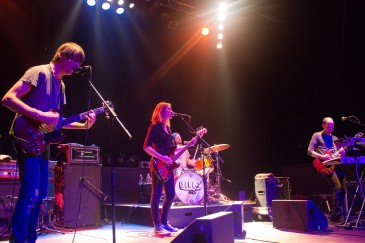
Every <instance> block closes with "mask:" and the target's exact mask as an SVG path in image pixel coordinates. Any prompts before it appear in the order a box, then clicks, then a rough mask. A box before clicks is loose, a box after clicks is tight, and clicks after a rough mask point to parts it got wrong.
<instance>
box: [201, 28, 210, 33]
mask: <svg viewBox="0 0 365 243" xmlns="http://www.w3.org/2000/svg"><path fill="white" fill-rule="evenodd" d="M208 34H209V29H208V27H203V28H202V35H208Z"/></svg>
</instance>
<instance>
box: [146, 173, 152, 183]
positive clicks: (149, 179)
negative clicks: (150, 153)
mask: <svg viewBox="0 0 365 243" xmlns="http://www.w3.org/2000/svg"><path fill="white" fill-rule="evenodd" d="M151 183H152V181H151V176H150V173H147V176H146V180H145V184H151Z"/></svg>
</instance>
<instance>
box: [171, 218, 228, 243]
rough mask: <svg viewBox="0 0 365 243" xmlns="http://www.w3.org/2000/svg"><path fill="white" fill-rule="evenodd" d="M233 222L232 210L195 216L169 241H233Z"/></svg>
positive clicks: (198, 242)
mask: <svg viewBox="0 0 365 243" xmlns="http://www.w3.org/2000/svg"><path fill="white" fill-rule="evenodd" d="M233 222H234V219H233V213H232V212H219V213H214V214H210V215H207V216H204V217H200V218H196V219H195V220H194V221H193V222H192V223H191V224H189V225H188V226H187V227H186V228H185V229H184V230H183V231H182V232H181V233H180V234H179V235H178V236H177V237H176V238H175V239H174V240H172V241H171V242H172V243H187V242H193V243H195V242H196V243H205V242H209V243H221V242H225V243H229V242H234V230H233Z"/></svg>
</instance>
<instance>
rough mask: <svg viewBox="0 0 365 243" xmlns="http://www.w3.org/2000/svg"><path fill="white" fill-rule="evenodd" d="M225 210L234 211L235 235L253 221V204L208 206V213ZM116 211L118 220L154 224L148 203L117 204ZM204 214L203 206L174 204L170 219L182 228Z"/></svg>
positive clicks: (108, 209) (174, 224) (235, 203)
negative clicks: (246, 223)
mask: <svg viewBox="0 0 365 243" xmlns="http://www.w3.org/2000/svg"><path fill="white" fill-rule="evenodd" d="M223 211H230V212H233V218H234V233H235V235H237V236H241V235H242V234H244V233H243V232H244V222H250V221H252V218H251V212H252V205H251V204H243V202H239V201H238V202H234V203H233V204H231V205H215V206H208V207H207V212H208V215H209V214H213V213H218V212H223ZM115 212H116V213H115V217H116V221H123V222H127V223H132V224H142V225H147V226H153V224H152V220H151V211H150V206H149V205H147V204H143V205H136V204H133V205H132V204H122V205H116V206H115ZM107 214H108V218H109V219H111V217H112V207H111V206H110V205H108V206H107ZM202 216H205V209H204V207H203V206H173V207H172V208H171V210H170V213H169V221H170V223H171V225H173V226H174V227H178V228H180V229H181V228H185V227H187V226H188V225H189V224H190V223H191V222H193V221H194V220H195V219H196V218H199V217H202Z"/></svg>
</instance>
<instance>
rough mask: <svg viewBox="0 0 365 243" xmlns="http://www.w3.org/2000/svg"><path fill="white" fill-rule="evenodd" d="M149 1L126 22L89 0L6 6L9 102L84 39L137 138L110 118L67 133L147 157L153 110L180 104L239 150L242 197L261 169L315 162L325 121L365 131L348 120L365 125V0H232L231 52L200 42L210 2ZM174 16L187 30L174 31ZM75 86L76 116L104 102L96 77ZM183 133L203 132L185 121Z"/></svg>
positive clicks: (231, 166) (231, 159) (233, 161)
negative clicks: (188, 9) (31, 74)
mask: <svg viewBox="0 0 365 243" xmlns="http://www.w3.org/2000/svg"><path fill="white" fill-rule="evenodd" d="M138 4H139V5H138ZM149 4H150V1H142V0H139V1H137V6H139V7H138V8H137V9H136V11H135V13H133V14H128V13H127V14H125V15H123V16H117V15H116V14H113V13H106V12H102V11H100V10H97V9H96V8H90V7H87V6H86V4H85V3H84V1H75V0H64V1H51V0H48V1H40V0H35V1H20V0H3V1H1V3H0V31H1V45H0V48H1V55H0V60H1V63H2V64H1V74H2V76H1V81H0V82H1V85H0V94H1V96H2V95H3V94H4V93H5V92H6V91H7V90H8V89H9V88H10V87H11V86H12V85H13V84H14V82H16V81H17V80H18V79H19V78H20V77H21V75H22V74H23V73H24V71H25V70H26V69H27V68H28V67H30V66H33V65H38V64H43V63H47V62H49V61H50V60H51V58H52V55H53V54H54V51H55V50H56V48H57V47H58V46H59V45H60V44H61V43H63V42H66V41H75V42H77V43H79V44H80V45H81V46H83V48H84V49H85V52H86V61H85V63H84V64H85V65H91V66H92V68H93V69H92V70H93V72H92V82H93V84H94V85H95V87H96V88H97V89H98V90H99V92H100V93H101V94H102V95H103V97H104V98H105V99H108V100H111V101H113V103H114V105H115V109H116V112H117V113H118V116H119V118H120V120H121V121H122V122H123V124H124V125H125V127H126V128H127V129H128V130H129V131H130V133H131V134H132V135H133V139H131V140H129V139H128V137H127V136H126V134H125V132H124V131H123V129H122V128H121V127H119V126H118V125H117V124H116V123H114V126H113V127H112V128H109V126H108V124H109V123H108V121H107V120H106V119H105V117H104V116H103V115H99V117H98V120H97V123H96V124H95V126H94V127H93V129H91V130H90V131H89V132H88V134H87V136H86V135H85V133H84V132H82V131H65V133H66V135H67V139H66V141H65V142H77V143H81V144H86V145H91V144H97V145H98V146H100V148H101V153H102V155H103V156H104V155H106V154H107V153H110V152H112V154H113V155H114V156H115V157H116V156H118V155H119V154H122V155H123V156H125V157H127V158H128V157H130V156H131V155H135V156H137V157H138V159H139V160H148V159H149V158H148V156H147V155H146V154H145V153H144V151H143V150H142V144H143V140H144V136H145V133H146V130H147V127H148V125H149V123H150V117H151V113H152V111H153V108H154V107H155V105H156V104H157V103H158V102H159V101H162V100H164V101H168V102H171V103H172V104H173V109H174V110H175V111H176V112H180V113H187V114H189V115H191V117H192V119H191V125H192V126H193V127H198V126H201V125H203V126H205V127H207V128H208V133H207V134H206V135H205V136H204V138H205V139H206V141H207V142H209V143H210V144H212V145H213V144H222V143H227V144H230V145H231V147H230V148H229V149H228V150H225V151H223V152H221V153H220V155H221V156H222V158H223V159H224V161H225V163H224V164H222V165H221V168H222V172H223V175H224V177H226V178H228V179H230V180H231V181H232V183H226V182H223V190H222V192H223V193H224V194H226V195H227V196H228V197H231V198H232V199H237V198H238V191H239V190H245V191H246V195H247V196H249V195H250V194H251V193H252V192H253V185H254V176H255V175H256V174H257V173H268V172H272V173H274V174H275V175H277V176H285V175H283V174H282V171H281V169H280V166H282V165H290V164H299V163H311V159H310V158H309V157H307V155H306V148H307V144H308V142H309V139H310V137H311V135H312V133H313V132H315V131H318V130H320V129H321V120H322V118H323V117H325V116H332V117H333V118H334V119H335V122H336V130H335V133H336V134H337V135H338V136H339V137H344V136H345V135H347V136H348V137H351V136H353V135H354V134H355V133H356V132H359V131H364V130H365V129H364V128H361V127H358V126H356V125H354V124H351V123H348V122H342V121H341V116H346V115H356V116H357V117H358V118H359V119H360V121H362V122H365V116H364V112H363V105H364V104H365V102H364V94H363V93H364V76H365V75H364V70H365V68H364V64H365V62H364V61H363V60H364V57H365V48H364V43H365V36H364V31H363V30H364V27H365V16H364V14H363V13H362V9H363V3H362V1H361V0H352V1H346V0H342V1H340V0H335V1H334V0H323V1H317V0H306V1H293V0H279V1H269V0H261V1H257V0H255V1H253V0H252V1H235V2H232V3H231V5H230V6H231V7H230V8H229V15H228V17H227V18H226V21H225V30H224V47H223V49H221V50H216V49H215V42H216V41H215V34H214V33H212V35H210V36H208V37H206V38H202V37H200V35H199V30H200V29H199V27H200V25H201V24H202V23H203V22H206V21H205V20H206V19H209V18H211V17H212V14H204V13H207V12H209V11H208V10H210V9H209V8H207V5H208V4H203V5H206V6H204V9H202V14H199V16H189V15H186V14H182V13H179V12H177V11H174V10H171V9H167V8H164V7H159V8H155V9H154V8H152V7H151V6H150V5H149ZM214 7H215V6H211V8H214ZM202 8H203V7H202ZM170 20H173V21H175V22H178V25H177V28H176V29H174V30H173V29H171V28H168V24H169V21H170ZM65 83H66V90H67V101H68V105H67V106H66V108H65V113H66V116H67V115H74V114H77V113H80V112H84V111H86V110H87V109H88V101H89V100H90V103H91V107H92V108H94V107H99V106H100V100H99V98H98V97H97V96H96V94H95V92H94V91H92V90H90V87H89V85H88V82H87V80H85V79H83V78H82V77H80V76H77V75H73V76H71V77H68V78H65ZM0 114H1V115H0V117H1V125H0V134H1V135H2V136H3V139H2V147H1V153H3V154H10V155H12V156H14V152H13V150H12V146H11V141H10V138H9V136H8V135H7V132H8V128H9V126H10V123H11V121H12V118H13V114H12V113H11V112H10V111H8V110H7V109H5V108H4V107H1V108H0ZM172 130H173V131H179V132H180V133H181V134H182V135H183V139H184V140H189V139H190V137H192V135H191V134H190V133H189V132H188V130H187V127H186V125H185V124H184V123H183V122H182V121H181V120H179V119H178V118H173V120H172ZM110 136H112V142H113V146H112V148H111V147H110V146H109V144H110V143H109V141H110ZM52 151H53V154H54V153H55V152H56V146H53V148H52ZM298 173H300V172H298Z"/></svg>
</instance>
